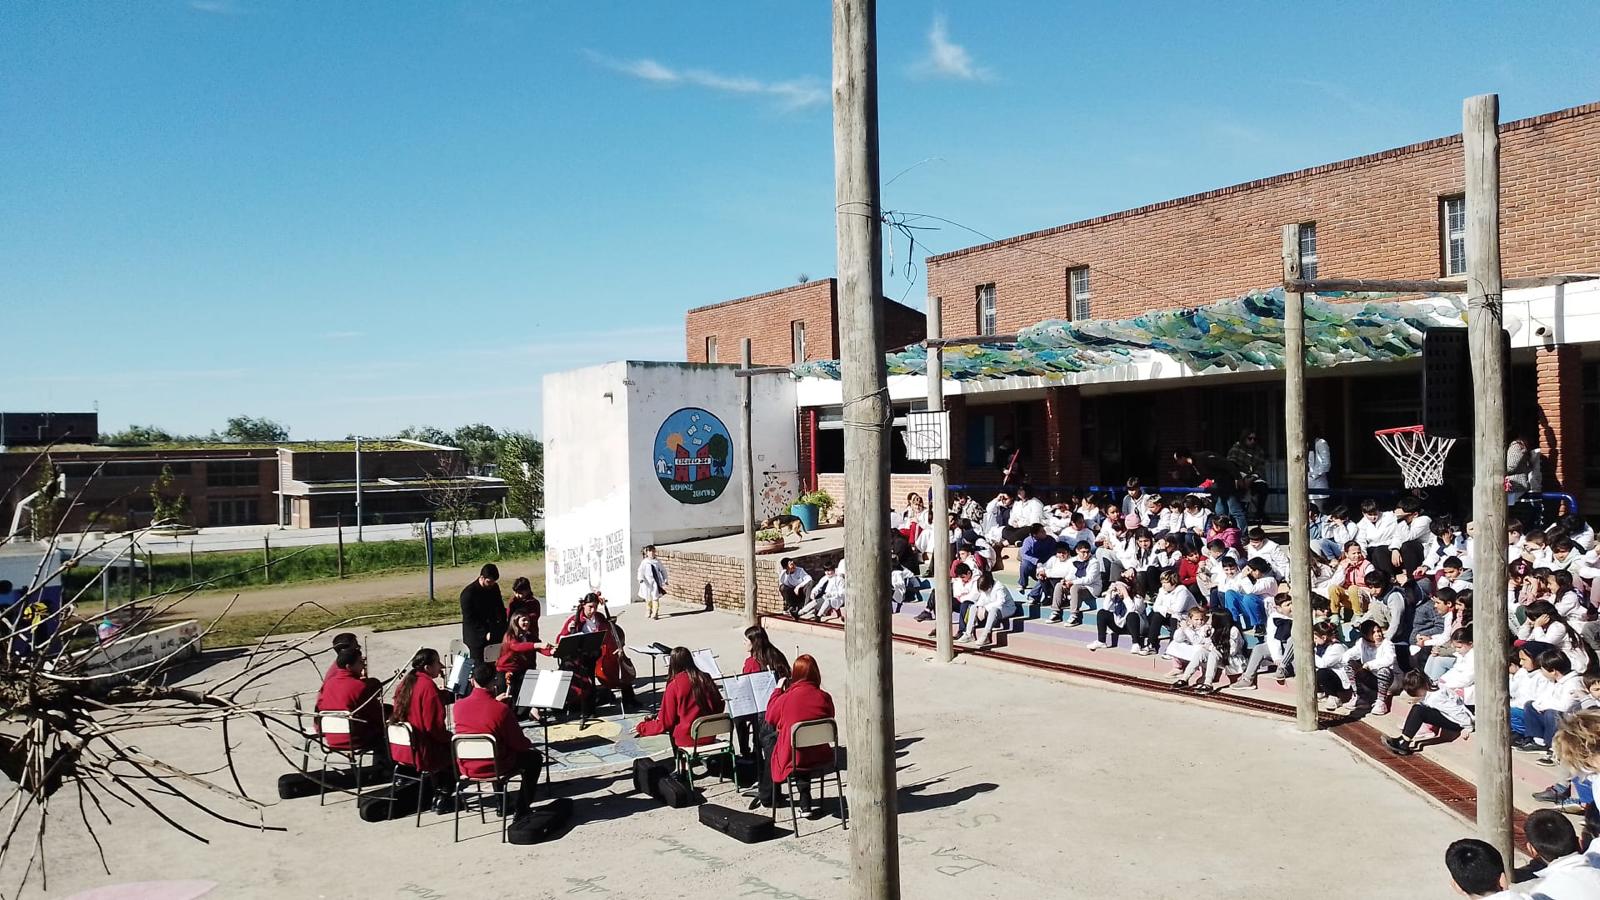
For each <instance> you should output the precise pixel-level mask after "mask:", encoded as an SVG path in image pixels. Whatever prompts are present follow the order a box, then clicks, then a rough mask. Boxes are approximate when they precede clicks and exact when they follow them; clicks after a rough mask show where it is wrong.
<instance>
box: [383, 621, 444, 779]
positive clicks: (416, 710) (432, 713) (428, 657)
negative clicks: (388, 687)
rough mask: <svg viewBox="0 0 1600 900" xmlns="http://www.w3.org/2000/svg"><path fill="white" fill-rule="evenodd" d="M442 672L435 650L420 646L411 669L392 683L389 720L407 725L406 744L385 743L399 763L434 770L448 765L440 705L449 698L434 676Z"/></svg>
mask: <svg viewBox="0 0 1600 900" xmlns="http://www.w3.org/2000/svg"><path fill="white" fill-rule="evenodd" d="M443 673H444V663H443V662H442V661H441V660H440V659H439V651H437V650H430V649H427V648H423V649H421V650H418V651H417V655H416V656H413V657H411V669H410V671H408V672H407V673H406V674H405V675H404V676H403V677H402V678H401V679H400V681H399V683H398V684H396V685H395V687H394V711H393V712H391V713H390V714H389V724H391V725H410V726H411V737H412V741H413V742H414V743H415V744H416V745H417V752H416V753H415V754H413V753H412V752H411V748H410V747H405V746H401V745H400V744H393V743H391V744H390V745H389V754H390V756H392V757H393V758H394V761H395V762H396V763H398V764H400V765H405V766H410V767H411V768H413V769H416V770H417V771H418V772H428V773H438V772H443V771H445V770H446V769H448V768H450V730H449V729H448V728H446V727H445V726H444V706H445V703H447V702H448V700H449V698H448V695H446V694H445V693H444V692H443V691H441V690H439V686H438V684H437V682H436V681H435V679H437V678H438V677H439V676H440V675H442V674H443Z"/></svg>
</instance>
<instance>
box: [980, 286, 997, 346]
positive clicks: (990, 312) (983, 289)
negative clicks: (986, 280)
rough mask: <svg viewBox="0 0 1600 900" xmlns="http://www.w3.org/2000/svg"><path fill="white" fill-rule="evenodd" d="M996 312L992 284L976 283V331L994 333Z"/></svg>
mask: <svg viewBox="0 0 1600 900" xmlns="http://www.w3.org/2000/svg"><path fill="white" fill-rule="evenodd" d="M997 318H998V314H997V313H996V311H995V304H994V285H993V284H980V285H978V333H979V334H994V333H995V325H996V320H997Z"/></svg>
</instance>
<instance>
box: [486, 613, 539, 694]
mask: <svg viewBox="0 0 1600 900" xmlns="http://www.w3.org/2000/svg"><path fill="white" fill-rule="evenodd" d="M543 647H544V645H542V644H540V643H539V629H538V626H537V625H536V624H535V623H534V620H533V617H532V616H530V615H528V614H527V613H526V612H521V611H519V612H517V613H516V614H514V615H512V617H511V625H510V627H508V628H506V634H505V637H503V638H501V639H500V658H499V659H497V660H495V664H494V670H495V671H496V672H498V673H499V674H500V677H499V679H498V682H499V683H498V684H497V685H496V687H497V688H498V689H499V690H500V692H501V693H505V694H510V695H511V701H512V702H513V703H515V702H516V699H517V691H518V690H520V689H521V688H522V676H523V673H525V672H527V671H528V670H529V669H533V668H536V667H537V666H538V663H539V653H540V651H541V650H542V649H543Z"/></svg>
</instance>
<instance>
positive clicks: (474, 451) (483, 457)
mask: <svg viewBox="0 0 1600 900" xmlns="http://www.w3.org/2000/svg"><path fill="white" fill-rule="evenodd" d="M446 443H450V444H454V445H455V446H457V447H460V448H461V453H462V455H463V456H465V457H466V459H467V467H468V469H469V470H471V471H473V472H477V471H480V470H481V469H482V468H483V467H484V466H487V465H489V464H491V463H493V462H494V461H495V457H496V456H497V455H498V452H499V448H500V433H499V432H497V431H495V430H494V428H493V427H491V426H489V425H485V424H483V423H482V422H476V423H473V424H471V425H463V426H461V427H460V428H457V429H456V430H455V433H454V434H452V435H450V440H449V441H447V442H446Z"/></svg>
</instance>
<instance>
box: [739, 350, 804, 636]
mask: <svg viewBox="0 0 1600 900" xmlns="http://www.w3.org/2000/svg"><path fill="white" fill-rule="evenodd" d="M740 360H741V361H742V362H743V363H744V369H745V377H744V378H741V379H739V429H740V433H741V440H740V442H739V443H740V446H739V481H740V482H741V484H740V486H739V502H740V503H741V504H742V506H743V509H744V624H745V625H746V626H747V627H748V626H750V625H754V624H756V622H757V621H758V620H759V618H760V615H759V613H757V612H756V451H755V428H754V427H753V426H752V425H751V423H750V394H751V392H752V391H754V389H755V388H754V386H753V385H752V384H751V383H750V382H751V380H752V379H753V378H754V377H755V376H753V375H750V374H749V370H750V363H751V359H750V339H749V338H745V339H744V342H743V346H742V347H741V349H740ZM812 452H813V453H814V452H816V451H815V449H813V450H812Z"/></svg>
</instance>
